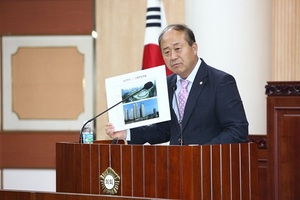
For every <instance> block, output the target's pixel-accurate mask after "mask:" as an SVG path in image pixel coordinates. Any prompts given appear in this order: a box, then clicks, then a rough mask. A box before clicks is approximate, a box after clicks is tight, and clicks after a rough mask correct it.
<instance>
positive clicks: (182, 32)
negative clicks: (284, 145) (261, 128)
mask: <svg viewBox="0 0 300 200" xmlns="http://www.w3.org/2000/svg"><path fill="white" fill-rule="evenodd" d="M159 46H160V49H161V53H162V55H163V58H164V61H165V64H166V65H167V67H168V68H169V69H170V70H171V71H172V72H173V73H174V74H172V75H170V76H168V77H167V83H168V93H169V101H170V105H171V107H172V109H171V110H170V112H171V120H170V121H167V122H161V123H157V124H153V125H151V126H144V127H139V128H134V129H131V130H130V131H129V132H130V133H129V134H130V140H129V141H128V143H130V144H144V143H146V142H148V143H150V144H157V143H163V142H167V141H170V144H171V145H192V144H199V145H203V144H224V143H239V142H246V141H247V136H248V121H247V119H246V115H245V111H244V107H243V104H242V101H241V98H240V95H239V92H238V89H237V85H236V82H235V79H234V77H233V76H231V75H230V74H227V73H225V72H223V71H220V70H217V69H215V68H213V67H211V66H209V65H207V64H206V63H205V62H204V60H202V59H199V58H198V56H197V50H198V45H197V43H196V40H195V36H194V33H193V32H192V30H191V29H189V28H188V27H187V26H186V25H183V24H172V25H169V26H167V27H166V28H165V29H164V30H163V32H162V33H161V35H160V37H159ZM181 82H186V84H185V85H181V84H182V83H181ZM186 85H187V86H186ZM185 87H186V89H185ZM182 91H183V95H182ZM185 94H187V95H188V97H187V101H186V103H184V101H183V102H181V100H184V99H185V98H186V97H184V96H185ZM181 107H184V112H183V113H182V111H181ZM105 130H106V133H107V134H108V135H109V136H110V137H112V138H116V137H118V138H119V139H120V138H122V139H123V138H126V133H127V132H126V131H120V132H114V126H113V124H112V123H108V124H107V125H106V127H105ZM127 137H128V136H127Z"/></svg>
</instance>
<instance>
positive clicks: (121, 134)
mask: <svg viewBox="0 0 300 200" xmlns="http://www.w3.org/2000/svg"><path fill="white" fill-rule="evenodd" d="M105 132H106V134H107V135H109V137H111V138H112V139H115V138H118V139H120V140H125V139H126V134H127V131H126V130H123V131H115V126H114V125H113V124H112V123H110V122H108V123H107V124H106V126H105Z"/></svg>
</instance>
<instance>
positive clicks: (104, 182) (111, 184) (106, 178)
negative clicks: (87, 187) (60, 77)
mask: <svg viewBox="0 0 300 200" xmlns="http://www.w3.org/2000/svg"><path fill="white" fill-rule="evenodd" d="M99 178H100V182H101V186H102V189H103V193H104V194H117V193H118V189H119V184H120V176H119V175H118V174H117V173H116V172H115V171H114V170H113V169H112V168H111V167H108V168H107V169H106V170H105V171H104V172H103V173H102V174H101V175H100V177H99Z"/></svg>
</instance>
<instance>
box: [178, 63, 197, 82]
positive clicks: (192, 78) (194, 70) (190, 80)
mask: <svg viewBox="0 0 300 200" xmlns="http://www.w3.org/2000/svg"><path fill="white" fill-rule="evenodd" d="M200 65H201V59H200V58H198V61H197V63H196V66H195V67H194V69H193V71H192V73H191V74H190V75H189V76H188V77H187V78H186V80H188V81H189V82H190V83H192V84H193V82H194V79H195V77H196V74H197V72H198V69H199V67H200ZM181 79H182V78H180V76H178V75H177V85H178V83H179V81H180V80H181ZM179 84H180V83H179ZM192 84H190V85H192Z"/></svg>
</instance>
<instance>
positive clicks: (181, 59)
mask: <svg viewBox="0 0 300 200" xmlns="http://www.w3.org/2000/svg"><path fill="white" fill-rule="evenodd" d="M197 49H198V47H197V44H196V43H194V44H193V45H192V46H190V45H189V44H188V42H187V41H186V40H185V34H184V32H179V31H176V30H169V31H167V32H166V33H165V34H164V35H163V37H162V40H161V51H162V56H163V58H164V61H165V63H166V65H167V67H168V68H169V70H171V71H172V72H173V73H175V74H177V75H179V76H180V77H181V78H184V79H185V78H187V77H188V76H189V74H190V73H191V72H192V71H193V69H194V67H195V65H196V63H197V61H198V57H197Z"/></svg>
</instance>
